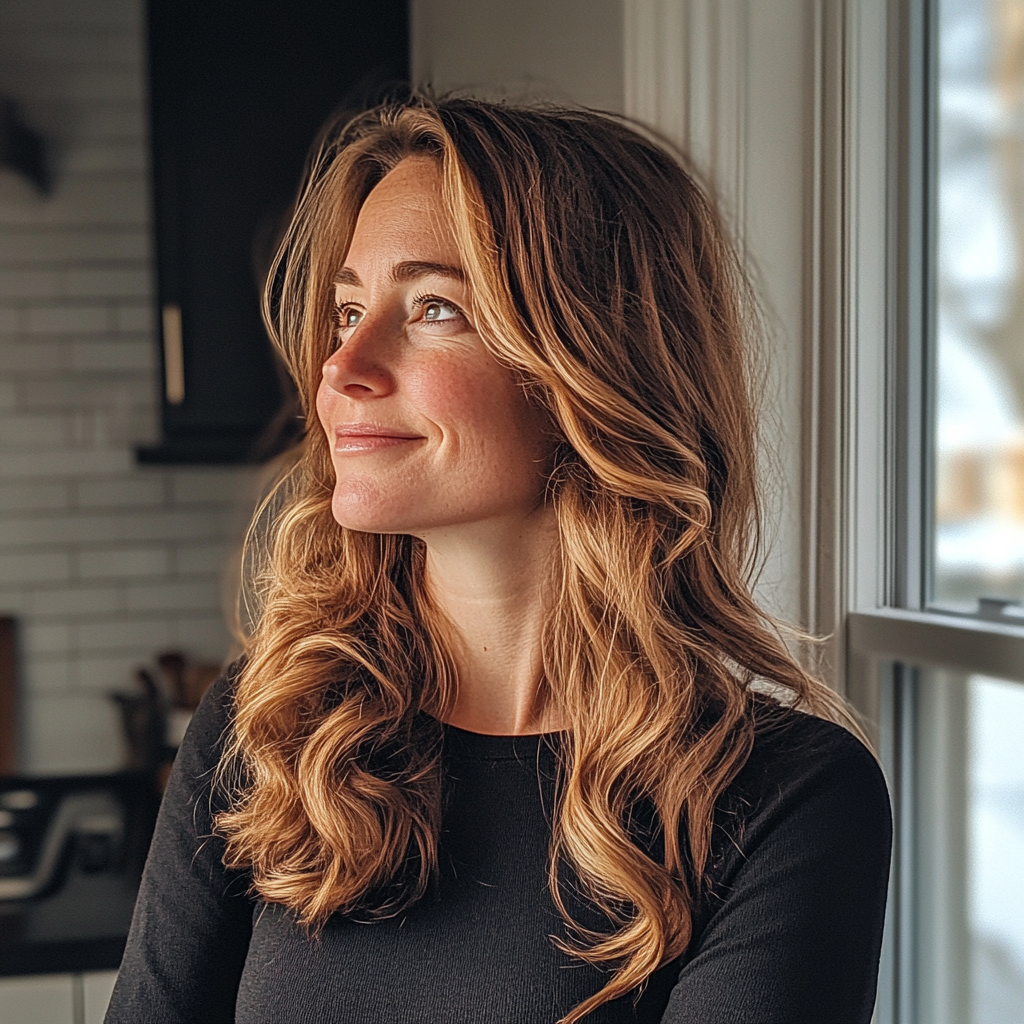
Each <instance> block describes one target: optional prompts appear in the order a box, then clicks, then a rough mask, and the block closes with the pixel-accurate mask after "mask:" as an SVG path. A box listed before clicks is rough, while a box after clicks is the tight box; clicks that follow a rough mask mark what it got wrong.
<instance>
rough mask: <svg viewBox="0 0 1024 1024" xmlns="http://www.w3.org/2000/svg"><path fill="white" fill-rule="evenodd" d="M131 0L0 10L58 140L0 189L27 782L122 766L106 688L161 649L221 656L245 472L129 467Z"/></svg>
mask: <svg viewBox="0 0 1024 1024" xmlns="http://www.w3.org/2000/svg"><path fill="white" fill-rule="evenodd" d="M143 11H144V3H143V0H3V3H0V56H2V59H0V84H2V85H3V89H4V91H5V92H11V93H12V94H13V95H15V96H17V98H18V100H19V101H20V102H21V103H22V105H23V108H24V109H25V110H26V112H27V113H28V114H29V115H30V116H31V118H32V123H33V124H34V125H35V126H36V127H38V128H39V129H41V130H42V131H44V132H47V133H48V134H50V135H51V136H53V137H55V138H57V139H59V140H60V147H61V148H60V159H59V162H58V165H57V181H56V187H55V190H54V192H53V194H52V195H51V196H48V197H42V196H40V195H39V194H38V193H37V192H36V191H35V190H34V189H33V188H32V186H31V185H29V184H27V183H24V182H22V181H20V180H19V179H17V178H16V177H14V176H11V175H5V176H3V178H2V179H0V613H6V614H15V615H17V616H18V620H19V636H20V645H21V660H22V665H23V682H24V692H25V694H26V703H25V706H24V717H25V724H26V730H25V733H26V736H27V745H26V749H25V751H24V754H23V756H22V765H21V767H22V768H23V769H24V770H26V771H40V772H44V773H54V772H61V771H104V770H111V769H113V768H116V767H118V766H120V765H121V764H122V763H123V755H124V752H123V749H122V742H121V731H120V724H119V722H118V718H117V711H116V707H115V706H114V704H113V702H111V701H110V700H109V698H108V697H107V693H108V692H109V691H110V690H115V689H116V690H129V689H131V688H132V687H133V673H134V671H135V669H136V668H137V667H138V666H140V665H147V664H148V665H152V663H153V660H154V657H155V655H156V654H157V653H159V652H160V651H162V650H166V649H168V648H170V647H179V648H181V649H183V650H184V651H185V652H186V653H187V654H188V655H189V656H191V657H195V658H202V659H204V660H216V661H222V660H223V659H225V658H226V657H227V656H228V655H229V654H231V653H233V641H232V638H231V636H230V634H229V632H228V629H227V627H226V625H225V623H224V620H223V615H222V611H221V600H222V589H223V573H222V566H223V565H224V564H225V561H226V559H228V558H229V557H231V556H232V555H233V553H234V550H235V548H236V546H237V544H238V542H240V540H241V534H242V531H243V530H244V527H245V525H246V524H245V520H246V518H247V512H246V506H247V503H248V504H249V506H251V504H252V503H253V502H254V500H255V493H254V489H255V479H256V474H255V472H254V471H253V470H251V469H248V468H246V469H224V468H218V467H210V468H208V467H202V468H196V469H183V468H175V467H160V466H139V465H138V464H137V463H136V461H135V455H134V451H133V449H134V447H135V446H136V445H138V444H145V443H152V442H153V441H155V440H157V439H158V436H159V429H158V427H159V407H158V390H157V388H158V369H157V367H158V363H157V357H158V352H157V347H156V327H157V315H156V309H155V303H154V298H153V290H154V285H153V282H154V276H153V267H152V263H151V261H152V256H153V243H152V239H151V236H150V229H149V223H150V213H149V201H150V200H149V195H150V187H149V182H148V171H147V168H148V166H149V154H148V151H147V145H146V124H145V104H144V100H143V95H144V88H143V53H144V45H143V32H142V24H143Z"/></svg>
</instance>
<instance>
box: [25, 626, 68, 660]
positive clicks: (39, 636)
mask: <svg viewBox="0 0 1024 1024" xmlns="http://www.w3.org/2000/svg"><path fill="white" fill-rule="evenodd" d="M18 636H19V643H20V644H21V646H22V648H23V649H24V651H25V653H26V654H29V655H33V654H70V653H71V649H72V643H71V624H70V623H67V622H51V623H42V622H36V621H35V620H34V619H32V618H28V617H27V621H25V622H23V623H22V624H21V629H20V631H19V634H18Z"/></svg>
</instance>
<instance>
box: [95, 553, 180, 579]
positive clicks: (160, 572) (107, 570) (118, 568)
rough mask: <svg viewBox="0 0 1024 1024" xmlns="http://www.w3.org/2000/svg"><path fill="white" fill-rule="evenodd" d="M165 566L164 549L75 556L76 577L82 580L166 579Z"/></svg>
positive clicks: (167, 565) (166, 563)
mask: <svg viewBox="0 0 1024 1024" xmlns="http://www.w3.org/2000/svg"><path fill="white" fill-rule="evenodd" d="M169 563H170V558H169V557H168V552H167V549H166V548H164V547H148V548H125V547H117V548H98V549H96V550H92V551H90V550H85V551H81V552H80V553H79V555H78V575H79V577H80V578H81V579H82V580H90V579H135V578H137V577H140V576H161V577H166V576H167V573H168V567H169Z"/></svg>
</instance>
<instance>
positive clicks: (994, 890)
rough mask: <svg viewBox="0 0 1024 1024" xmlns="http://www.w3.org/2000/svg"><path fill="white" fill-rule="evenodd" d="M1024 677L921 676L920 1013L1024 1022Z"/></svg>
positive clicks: (922, 1017) (937, 1020) (973, 1021)
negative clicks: (1011, 679) (1016, 679)
mask: <svg viewBox="0 0 1024 1024" xmlns="http://www.w3.org/2000/svg"><path fill="white" fill-rule="evenodd" d="M1022 737H1024V684H1021V683H1014V682H1008V681H1006V680H1001V679H991V678H988V677H985V676H970V677H967V678H965V677H964V676H958V675H955V674H952V673H947V672H939V671H928V672H923V673H922V674H921V685H920V686H919V688H918V716H917V744H916V746H917V750H918V757H917V797H918V799H917V819H918V820H917V827H918V833H917V838H916V844H917V849H918V854H917V858H916V859H917V862H918V863H917V872H918V876H917V882H918V884H917V927H916V929H915V931H916V933H917V934H916V942H915V945H916V947H917V952H916V959H917V962H918V963H917V977H918V981H917V988H918V1003H919V1005H918V1012H917V1019H918V1020H919V1021H929V1022H931V1024H1024V744H1022Z"/></svg>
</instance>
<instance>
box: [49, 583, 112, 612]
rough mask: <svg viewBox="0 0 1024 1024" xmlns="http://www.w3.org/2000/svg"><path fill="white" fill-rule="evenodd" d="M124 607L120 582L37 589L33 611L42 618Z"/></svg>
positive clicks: (110, 610) (109, 610)
mask: <svg viewBox="0 0 1024 1024" xmlns="http://www.w3.org/2000/svg"><path fill="white" fill-rule="evenodd" d="M123 607H124V595H123V594H122V592H121V589H120V588H119V587H116V586H108V587H72V586H64V587H54V588H52V589H51V588H47V589H45V590H42V589H40V590H35V591H34V592H33V594H32V603H31V608H32V614H33V615H35V616H38V617H39V618H52V617H55V616H60V617H64V618H70V617H73V616H81V615H88V616H96V615H104V614H107V613H109V612H119V611H121V609H122V608H123Z"/></svg>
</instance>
